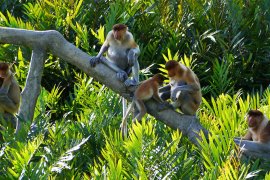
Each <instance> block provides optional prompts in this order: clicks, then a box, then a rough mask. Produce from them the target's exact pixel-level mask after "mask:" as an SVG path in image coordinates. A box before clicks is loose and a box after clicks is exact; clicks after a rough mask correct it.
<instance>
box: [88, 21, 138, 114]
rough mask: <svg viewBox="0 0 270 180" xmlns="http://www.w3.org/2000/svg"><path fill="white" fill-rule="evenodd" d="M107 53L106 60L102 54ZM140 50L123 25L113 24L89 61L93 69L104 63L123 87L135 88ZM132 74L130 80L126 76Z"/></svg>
mask: <svg viewBox="0 0 270 180" xmlns="http://www.w3.org/2000/svg"><path fill="white" fill-rule="evenodd" d="M105 52H107V58H108V59H106V58H104V57H103V56H102V55H103V53H105ZM139 54H140V48H139V46H138V45H137V43H136V42H135V40H134V38H133V35H132V34H131V33H130V32H129V31H128V27H127V26H126V25H124V24H115V25H114V26H113V28H112V30H111V31H110V32H109V33H108V34H107V37H106V40H105V42H104V43H103V45H102V46H101V48H100V51H99V53H98V55H97V56H96V57H94V58H92V59H91V60H90V64H91V66H92V67H94V66H95V65H96V64H97V63H100V62H102V63H104V64H105V65H107V66H108V67H110V68H111V69H113V70H114V71H116V77H117V79H119V80H120V81H123V82H124V84H125V86H127V87H129V86H135V85H137V84H138V83H139V70H140V66H139V62H138V56H139ZM130 73H132V77H131V79H129V78H128V76H129V75H130ZM122 106H123V117H124V116H125V114H126V109H127V101H126V100H125V98H122Z"/></svg>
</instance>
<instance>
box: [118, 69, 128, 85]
mask: <svg viewBox="0 0 270 180" xmlns="http://www.w3.org/2000/svg"><path fill="white" fill-rule="evenodd" d="M116 77H117V79H119V80H120V81H122V82H123V81H125V80H126V79H127V78H128V75H127V73H126V72H125V71H118V72H117V73H116Z"/></svg>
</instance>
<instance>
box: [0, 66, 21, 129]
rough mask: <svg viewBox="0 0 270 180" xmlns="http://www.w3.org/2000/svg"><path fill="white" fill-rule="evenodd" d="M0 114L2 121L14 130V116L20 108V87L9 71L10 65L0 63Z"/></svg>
mask: <svg viewBox="0 0 270 180" xmlns="http://www.w3.org/2000/svg"><path fill="white" fill-rule="evenodd" d="M0 87H1V88H0V114H1V116H2V117H1V118H3V119H2V120H4V121H6V122H7V124H9V122H10V123H11V125H12V127H13V128H14V129H15V128H16V120H15V117H14V115H15V114H16V113H17V112H18V110H19V106H20V97H21V94H20V87H19V84H18V82H17V81H16V79H15V77H14V75H13V74H12V72H11V70H10V65H9V64H8V63H5V62H0Z"/></svg>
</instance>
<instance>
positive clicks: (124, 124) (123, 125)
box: [120, 100, 135, 138]
mask: <svg viewBox="0 0 270 180" xmlns="http://www.w3.org/2000/svg"><path fill="white" fill-rule="evenodd" d="M134 104H135V101H134V100H133V101H132V102H131V104H130V105H129V106H128V108H127V112H126V114H125V116H124V117H123V119H122V123H121V125H120V128H121V132H122V137H123V138H125V137H127V132H128V129H127V118H128V115H129V114H130V112H131V110H132V107H133V106H134Z"/></svg>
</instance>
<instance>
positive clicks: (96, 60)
mask: <svg viewBox="0 0 270 180" xmlns="http://www.w3.org/2000/svg"><path fill="white" fill-rule="evenodd" d="M108 49H109V43H108V40H105V42H104V43H103V45H102V46H101V48H100V50H99V53H98V55H97V56H96V57H93V58H92V59H90V65H91V66H92V67H94V66H95V65H96V64H98V63H100V62H101V56H102V55H103V53H105V52H106V51H108Z"/></svg>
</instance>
